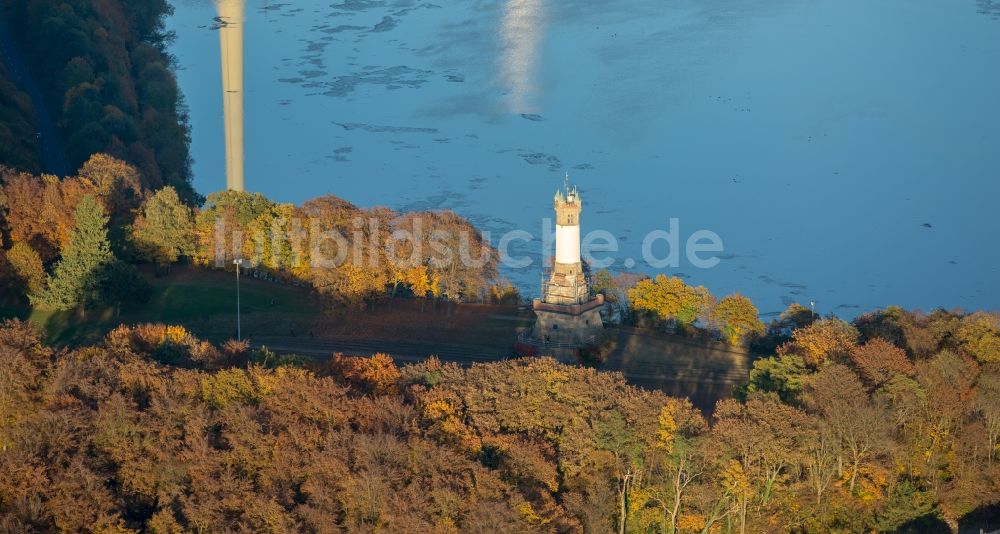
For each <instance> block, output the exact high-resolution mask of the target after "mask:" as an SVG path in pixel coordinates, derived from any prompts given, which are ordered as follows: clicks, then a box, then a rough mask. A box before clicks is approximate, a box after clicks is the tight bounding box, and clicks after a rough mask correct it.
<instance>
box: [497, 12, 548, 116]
mask: <svg viewBox="0 0 1000 534" xmlns="http://www.w3.org/2000/svg"><path fill="white" fill-rule="evenodd" d="M542 10H543V6H542V0H508V1H507V3H506V4H505V5H504V8H503V19H502V20H501V26H500V38H501V40H502V41H503V58H502V61H503V62H502V64H501V66H500V69H501V74H500V76H501V79H502V81H503V84H504V88H505V89H506V90H507V91H508V94H507V106H508V108H509V109H510V111H511V112H513V113H535V111H536V109H535V102H534V99H535V96H537V94H536V93H537V87H536V85H535V78H536V75H537V70H538V65H537V64H538V49H539V45H540V42H541V38H542V32H543V24H544V20H543V14H542Z"/></svg>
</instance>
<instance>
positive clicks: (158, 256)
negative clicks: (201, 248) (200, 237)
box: [132, 186, 195, 266]
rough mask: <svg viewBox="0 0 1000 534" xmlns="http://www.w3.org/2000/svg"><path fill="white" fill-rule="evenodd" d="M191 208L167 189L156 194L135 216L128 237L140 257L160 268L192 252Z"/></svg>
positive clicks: (174, 192)
mask: <svg viewBox="0 0 1000 534" xmlns="http://www.w3.org/2000/svg"><path fill="white" fill-rule="evenodd" d="M194 236H195V234H194V219H193V218H192V215H191V208H189V207H188V206H187V205H186V204H184V203H183V202H181V198H180V196H179V195H178V194H177V191H176V190H175V189H174V188H173V187H170V186H167V187H164V188H163V189H160V190H159V191H157V192H156V193H155V194H154V195H153V196H152V197H150V198H149V200H147V201H146V203H145V204H144V205H143V207H142V212H141V213H140V214H139V216H138V217H136V221H135V227H134V229H133V231H132V237H133V239H134V240H135V244H136V248H137V249H138V250H139V253H140V254H141V255H142V257H143V258H144V259H146V260H148V261H151V262H153V263H156V264H157V265H160V266H164V265H170V264H172V263H175V262H176V261H177V260H178V259H179V258H180V257H181V256H192V255H193V254H194V253H195V243H194Z"/></svg>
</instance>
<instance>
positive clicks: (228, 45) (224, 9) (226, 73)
mask: <svg viewBox="0 0 1000 534" xmlns="http://www.w3.org/2000/svg"><path fill="white" fill-rule="evenodd" d="M216 5H217V6H218V9H219V52H220V55H221V58H222V102H223V113H224V114H225V125H226V127H225V131H226V189H232V190H234V191H243V22H244V20H245V17H244V14H243V11H244V8H243V0H218V2H217V3H216Z"/></svg>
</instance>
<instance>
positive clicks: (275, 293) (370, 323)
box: [0, 266, 533, 345]
mask: <svg viewBox="0 0 1000 534" xmlns="http://www.w3.org/2000/svg"><path fill="white" fill-rule="evenodd" d="M143 274H144V275H145V276H146V278H147V280H149V283H150V285H151V286H152V295H151V297H150V299H149V301H148V302H146V303H144V304H129V305H125V306H122V308H121V310H116V309H115V308H113V307H104V308H94V309H89V310H87V311H86V313H85V314H82V315H81V314H80V313H79V312H78V311H69V312H47V311H40V310H31V309H30V308H28V307H26V306H23V305H20V306H18V305H16V304H10V303H8V304H6V305H4V304H3V303H0V316H6V317H20V318H23V319H30V320H31V321H33V322H35V323H36V324H38V325H40V326H42V327H44V329H45V331H46V332H47V333H48V337H49V341H50V342H52V343H56V344H66V345H79V344H85V343H93V342H96V341H99V340H100V339H101V338H103V337H104V335H105V334H107V333H108V332H109V331H110V330H112V329H114V328H115V327H116V326H118V325H120V324H137V323H152V322H157V323H166V324H178V325H183V326H184V327H185V328H187V329H188V330H189V331H191V332H192V333H193V334H195V335H196V336H198V337H200V338H202V339H206V340H209V341H215V342H221V341H225V340H226V339H230V338H235V337H236V277H235V274H234V273H233V272H232V271H228V272H223V271H215V270H206V269H198V268H194V267H185V266H179V267H174V268H173V269H172V270H171V272H170V274H169V275H166V276H159V277H157V276H153V274H152V273H151V271H148V270H147V271H143ZM240 309H241V323H242V332H243V336H244V337H248V338H253V337H254V336H261V337H305V338H313V337H315V338H319V339H322V338H334V337H335V338H350V339H380V340H388V339H396V340H408V341H449V342H455V343H463V342H464V343H477V344H497V345H504V344H509V343H512V340H513V338H514V333H515V331H516V329H517V328H518V327H524V326H528V325H530V324H531V323H532V321H533V317H532V314H531V312H523V311H519V310H518V309H517V308H516V307H513V306H489V305H474V304H473V305H455V306H451V307H449V306H448V305H447V304H445V303H434V302H431V301H421V300H411V299H396V300H395V301H393V302H391V303H388V302H386V303H381V304H378V305H376V306H370V307H365V308H364V309H345V308H342V307H337V306H335V305H333V304H332V303H331V302H330V301H329V300H327V299H324V298H323V297H322V296H320V295H318V294H316V293H315V292H313V291H311V290H309V289H307V288H302V287H295V286H291V285H285V284H275V283H271V282H265V281H261V280H256V279H253V278H250V277H248V276H243V277H242V278H241V279H240Z"/></svg>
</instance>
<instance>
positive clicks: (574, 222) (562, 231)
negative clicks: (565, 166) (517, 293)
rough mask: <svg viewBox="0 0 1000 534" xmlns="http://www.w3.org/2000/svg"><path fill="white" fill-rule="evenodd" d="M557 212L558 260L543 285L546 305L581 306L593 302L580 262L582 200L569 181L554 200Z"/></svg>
mask: <svg viewBox="0 0 1000 534" xmlns="http://www.w3.org/2000/svg"><path fill="white" fill-rule="evenodd" d="M554 204H555V210H556V257H555V263H554V264H553V266H552V273H551V275H550V276H548V280H547V281H543V284H544V286H545V287H544V291H543V301H544V302H547V303H549V304H582V303H584V302H587V301H588V300H590V290H589V288H588V287H587V278H586V276H584V273H583V262H582V261H581V259H580V212H581V211H583V199H582V198H580V191H579V190H578V189H577V188H576V187H573V188H571V187H569V180H568V177H567V183H566V185H565V186H564V188H563V189H562V190H561V191H556V195H555V198H554Z"/></svg>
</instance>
